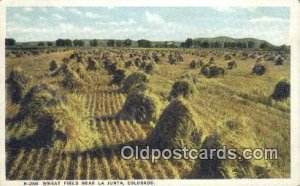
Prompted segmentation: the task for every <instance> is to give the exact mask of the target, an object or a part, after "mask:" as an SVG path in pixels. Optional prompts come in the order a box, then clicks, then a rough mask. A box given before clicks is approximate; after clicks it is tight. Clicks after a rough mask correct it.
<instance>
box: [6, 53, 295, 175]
mask: <svg viewBox="0 0 300 186" xmlns="http://www.w3.org/2000/svg"><path fill="white" fill-rule="evenodd" d="M7 52H8V53H9V52H11V51H7ZM74 54H75V55H74ZM154 54H155V55H156V56H157V58H159V62H156V63H157V64H155V66H156V67H155V68H153V71H152V67H151V68H150V67H149V68H147V69H148V71H147V72H148V74H147V75H146V76H147V78H148V80H147V81H148V82H146V83H145V84H146V85H143V86H146V88H145V87H143V88H145V89H147V92H149V93H151V94H152V95H155V96H156V97H157V99H158V100H159V102H160V108H158V111H159V115H161V113H162V112H163V110H164V109H165V108H166V107H167V106H168V105H169V104H170V102H171V101H172V99H175V98H172V96H170V92H171V90H172V85H173V84H174V83H175V82H176V81H179V80H182V81H186V82H188V83H189V85H191V92H187V93H186V94H190V95H189V96H184V98H179V99H180V100H184V104H187V105H188V106H189V107H191V108H192V109H193V114H194V113H195V114H196V115H197V117H196V118H197V122H199V123H200V126H201V129H202V135H201V138H200V139H199V141H200V142H199V143H200V144H204V141H205V139H207V137H209V136H210V135H211V134H213V133H215V132H216V131H218V135H219V139H220V141H219V142H220V143H221V144H222V143H223V145H228V146H231V147H235V148H237V149H242V148H246V147H249V148H254V147H256V148H277V149H278V160H266V161H249V162H238V161H233V160H224V161H223V162H222V163H221V164H220V166H219V167H218V171H220V172H221V173H222V175H223V176H222V177H225V178H286V177H289V175H290V98H286V99H283V100H276V99H274V98H272V94H273V92H274V89H275V86H276V84H277V83H278V82H279V81H280V80H282V79H286V80H287V81H289V74H290V72H289V69H290V61H289V53H285V52H277V51H243V50H241V51H238V50H221V49H220V50H204V49H201V50H200V49H199V50H192V49H190V50H179V49H121V48H120V49H111V48H100V49H69V50H61V51H57V52H51V53H47V52H43V51H42V52H40V53H39V54H38V55H21V56H20V57H16V56H14V55H8V56H9V57H7V58H6V78H7V79H8V78H9V76H10V72H11V71H12V70H14V69H16V68H20V69H22V72H23V73H24V74H25V75H26V76H28V77H30V85H29V88H27V89H26V92H28V91H29V90H30V87H32V86H35V85H38V84H46V85H49V86H51V87H52V88H53V90H55V91H56V92H58V93H59V94H60V95H63V96H64V97H66V99H67V100H68V102H67V103H66V106H65V107H63V108H64V109H65V110H64V109H63V110H62V111H61V110H59V111H61V112H63V114H62V115H67V114H65V113H66V112H68V113H70V116H68V117H70V118H71V119H74V120H71V122H70V123H68V126H71V127H69V129H68V130H67V129H66V130H62V129H61V130H60V129H59V128H57V126H64V121H66V120H63V116H61V115H59V114H56V113H55V109H56V108H57V107H55V106H54V108H53V107H50V106H49V108H50V109H49V110H50V111H49V110H46V112H47V113H50V114H52V115H51V116H53V117H54V118H55V119H54V120H55V121H54V123H59V124H60V122H59V121H62V124H60V125H59V124H57V125H55V127H56V128H55V129H52V127H51V128H49V133H51V132H52V130H55V131H60V133H59V134H61V133H63V136H64V137H57V133H55V136H56V137H55V138H54V137H53V136H51V139H54V140H53V141H54V142H53V143H51V144H43V142H42V145H41V144H40V143H39V145H38V143H36V141H38V140H39V138H34V137H33V138H31V136H34V135H35V133H38V131H39V127H40V126H39V125H41V124H37V123H38V122H35V118H32V117H33V116H32V115H29V116H26V117H25V119H24V118H23V119H18V117H19V113H20V110H22V108H21V107H22V101H21V103H15V102H14V101H12V99H11V92H10V86H11V85H9V84H8V85H7V91H6V92H7V94H6V142H7V143H6V154H7V156H6V157H7V158H6V175H7V179H10V180H30V179H35V180H48V179H175V178H182V179H187V178H207V177H208V178H209V177H214V176H213V175H209V173H203V172H201V170H202V171H203V169H201V166H202V164H201V162H199V160H158V161H157V162H156V163H151V160H135V159H131V160H124V159H122V158H121V156H120V147H122V145H126V144H128V145H140V146H142V145H143V144H144V142H146V141H147V140H148V137H149V136H151V134H152V132H153V131H154V130H155V129H156V128H155V124H156V123H157V119H156V120H155V119H154V120H153V121H151V122H150V123H146V122H143V120H140V119H132V118H129V119H128V117H126V116H124V114H122V113H123V111H122V108H123V106H124V104H125V102H126V97H127V93H125V92H124V91H123V89H122V88H123V84H124V80H123V79H122V80H121V81H120V83H115V84H112V83H111V82H112V80H113V78H114V72H115V70H116V69H122V70H124V72H125V76H126V77H128V76H129V75H130V74H132V73H133V72H136V71H144V69H146V68H145V67H143V65H140V64H137V63H138V62H136V64H135V61H138V60H136V59H137V58H139V59H140V60H141V61H142V62H143V61H145V62H146V61H148V62H149V63H150V62H153V61H154V59H155V58H156V57H153V55H154ZM170 54H172V56H169V55H170ZM227 54H229V55H231V57H230V58H231V59H230V60H225V59H224V56H226V55H227ZM72 55H73V57H71V56H72ZM78 55H80V57H78ZM74 56H75V57H74ZM144 56H146V57H144ZM212 56H213V59H211V57H212ZM253 56H254V57H253ZM269 56H271V57H275V59H276V58H277V57H278V56H281V57H282V58H283V59H284V63H283V64H282V65H275V64H274V63H275V62H274V61H275V59H274V60H268V59H269ZM89 57H90V58H91V59H89ZM78 58H82V59H83V62H77V61H81V60H82V59H80V60H79V59H78ZM143 58H144V59H143ZM146 58H147V59H146ZM172 58H174V59H172ZM67 59H68V60H67ZM226 59H227V58H226ZM53 60H54V61H56V63H57V66H58V68H57V69H58V70H59V67H62V66H63V65H62V64H64V63H68V64H67V66H68V67H66V68H67V69H70V68H72V66H76V65H77V64H78V63H80V64H82V66H83V67H84V68H83V69H81V71H80V72H79V71H76V70H73V71H74V72H75V71H76V73H77V74H79V75H81V74H82V76H81V77H80V78H79V79H76V77H77V76H69V74H71V73H69V74H67V72H65V71H64V70H62V73H61V74H58V75H53V74H55V73H54V72H51V71H50V70H49V65H50V63H51V61H53ZM193 60H194V61H195V62H199V63H197V64H199V68H198V67H197V65H196V67H195V68H194V65H191V64H190V63H191V62H192V61H193ZM233 60H234V61H235V63H236V68H233V69H228V62H230V61H233ZM63 61H68V62H63ZM105 61H106V62H105ZM107 61H109V62H107ZM128 61H132V62H131V64H132V65H128V64H129V63H127V65H125V64H126V62H128ZM200 61H201V64H200ZM209 61H211V64H210V65H207V66H208V67H211V66H217V67H219V68H221V69H223V70H224V71H225V72H224V74H223V73H222V70H217V72H215V73H212V71H213V70H211V71H210V73H208V76H214V75H215V74H216V76H217V77H205V76H204V74H205V73H202V74H201V71H202V69H203V68H204V67H205V64H209ZM114 62H115V63H116V65H115V66H116V69H115V68H114V67H112V66H114V65H111V64H112V63H114ZM148 62H146V63H148ZM105 63H106V64H105ZM173 63H174V64H173ZM202 63H203V64H202ZM255 64H262V65H263V66H264V67H265V68H266V72H265V73H264V74H263V75H256V74H255V73H252V70H253V69H252V68H253V66H254V65H255ZM145 65H147V64H145ZM125 66H126V67H125ZM128 66H129V67H128ZM93 67H95V68H93ZM76 68H77V67H76ZM78 68H79V67H78ZM89 68H90V69H89ZM88 69H89V70H88ZM149 69H150V71H151V73H149ZM77 70H78V69H77ZM67 71H68V70H67ZM73 71H72V72H73ZM69 72H71V70H69ZM58 73H60V72H58ZM80 73H81V74H80ZM118 77H119V76H118ZM67 78H71V80H74V82H75V83H74V82H73V81H71V80H70V79H67ZM72 78H73V79H72ZM64 81H67V83H70V82H72V84H71V85H72V86H71V85H70V84H67V85H66V84H64V83H62V82H64ZM125 81H126V80H125ZM73 85H74V86H73ZM70 87H71V88H70ZM139 88H140V87H139ZM72 100H75V101H72ZM62 104H63V103H62ZM42 106H44V105H42ZM45 107H46V106H45ZM53 110H54V111H53ZM33 112H35V111H33ZM37 112H38V111H37ZM73 112H74V113H77V114H74V115H75V116H76V115H78V118H80V119H77V118H76V117H75V118H72V117H74V116H73V115H71V113H73ZM146 114H147V113H146ZM81 115H82V116H81ZM67 119H68V118H67ZM198 120H199V121H198ZM68 121H69V119H68ZM77 121H78V122H77ZM138 121H141V122H138ZM228 121H231V122H232V121H233V123H234V122H236V123H238V125H240V126H235V127H236V128H234V127H233V128H232V129H228V128H226V123H228ZM82 125H87V126H88V128H85V127H83V128H81V127H82ZM51 126H52V125H51ZM224 126H225V127H224ZM241 126H242V128H239V127H241ZM72 127H79V129H78V130H76V129H73V128H72ZM69 130H71V132H68V131H69ZM45 131H47V128H46V130H44V132H45ZM183 133H184V132H183ZM61 135H62V134H61ZM89 135H91V136H93V138H95V139H96V140H95V141H92V140H91V141H89ZM82 136H84V137H85V138H84V137H82ZM65 138H66V139H65ZM76 138H77V141H76ZM86 138H88V139H86ZM166 138H167V136H166ZM30 140H31V141H30ZM28 141H30V142H28ZM170 143H171V142H170ZM204 175H205V176H204ZM215 177H218V176H215Z"/></svg>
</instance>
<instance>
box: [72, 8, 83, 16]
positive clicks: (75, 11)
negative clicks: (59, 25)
mask: <svg viewBox="0 0 300 186" xmlns="http://www.w3.org/2000/svg"><path fill="white" fill-rule="evenodd" d="M69 11H70V12H71V13H73V14H76V15H82V12H81V11H79V10H78V9H76V8H71V9H69Z"/></svg>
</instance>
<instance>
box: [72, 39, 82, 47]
mask: <svg viewBox="0 0 300 186" xmlns="http://www.w3.org/2000/svg"><path fill="white" fill-rule="evenodd" d="M73 44H74V46H79V47H83V46H84V41H82V40H78V39H75V40H74V41H73Z"/></svg>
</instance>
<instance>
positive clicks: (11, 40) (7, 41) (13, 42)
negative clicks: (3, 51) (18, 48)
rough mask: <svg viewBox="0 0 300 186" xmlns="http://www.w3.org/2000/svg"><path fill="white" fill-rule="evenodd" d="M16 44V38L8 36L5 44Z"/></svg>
mask: <svg viewBox="0 0 300 186" xmlns="http://www.w3.org/2000/svg"><path fill="white" fill-rule="evenodd" d="M15 45H16V40H14V39H13V38H6V39H5V46H15Z"/></svg>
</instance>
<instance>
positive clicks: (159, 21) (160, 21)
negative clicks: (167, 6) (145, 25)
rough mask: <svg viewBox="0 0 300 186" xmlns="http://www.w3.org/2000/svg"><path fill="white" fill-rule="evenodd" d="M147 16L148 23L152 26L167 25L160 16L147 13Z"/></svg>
mask: <svg viewBox="0 0 300 186" xmlns="http://www.w3.org/2000/svg"><path fill="white" fill-rule="evenodd" d="M145 16H146V19H147V21H148V22H149V23H151V24H164V23H165V21H164V19H163V18H162V17H161V16H160V15H157V14H152V13H150V12H148V11H146V12H145Z"/></svg>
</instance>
